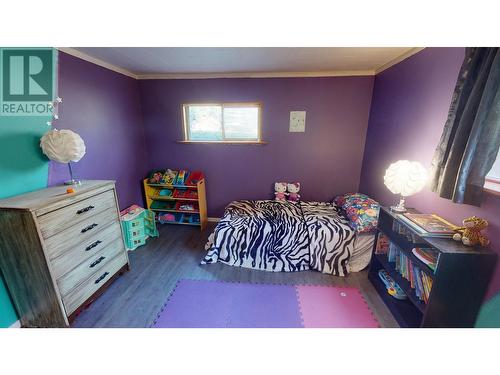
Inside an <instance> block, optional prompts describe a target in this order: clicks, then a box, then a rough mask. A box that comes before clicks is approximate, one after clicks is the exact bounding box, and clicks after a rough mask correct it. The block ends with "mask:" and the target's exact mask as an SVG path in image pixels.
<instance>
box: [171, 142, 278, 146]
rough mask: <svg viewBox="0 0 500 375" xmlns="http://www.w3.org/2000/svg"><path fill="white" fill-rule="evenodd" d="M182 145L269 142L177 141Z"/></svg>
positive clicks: (255, 143)
mask: <svg viewBox="0 0 500 375" xmlns="http://www.w3.org/2000/svg"><path fill="white" fill-rule="evenodd" d="M177 143H180V144H188V145H199V144H202V145H211V144H216V145H217V144H219V145H267V144H268V142H265V141H177Z"/></svg>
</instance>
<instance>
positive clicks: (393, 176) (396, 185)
mask: <svg viewBox="0 0 500 375" xmlns="http://www.w3.org/2000/svg"><path fill="white" fill-rule="evenodd" d="M426 183H427V170H426V169H425V168H424V167H423V166H422V164H420V163H419V162H417V161H408V160H398V161H397V162H395V163H392V164H391V165H390V166H389V168H387V170H386V171H385V176H384V185H385V186H386V187H387V188H388V189H389V190H390V191H391V193H393V194H400V195H401V199H400V201H399V204H398V205H397V206H391V209H392V210H393V211H397V212H404V211H406V208H405V197H408V196H410V195H413V194H416V193H418V192H419V191H420V190H422V189H423V188H424V186H425V184H426Z"/></svg>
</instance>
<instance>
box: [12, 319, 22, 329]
mask: <svg viewBox="0 0 500 375" xmlns="http://www.w3.org/2000/svg"><path fill="white" fill-rule="evenodd" d="M9 328H21V322H20V321H19V320H16V321H15V322H14V323H12V325H11V326H10V327H9Z"/></svg>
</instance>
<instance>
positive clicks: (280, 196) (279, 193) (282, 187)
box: [274, 182, 288, 202]
mask: <svg viewBox="0 0 500 375" xmlns="http://www.w3.org/2000/svg"><path fill="white" fill-rule="evenodd" d="M274 195H275V199H276V200H277V201H281V202H285V201H286V196H287V195H288V193H287V192H286V182H276V183H275V184H274Z"/></svg>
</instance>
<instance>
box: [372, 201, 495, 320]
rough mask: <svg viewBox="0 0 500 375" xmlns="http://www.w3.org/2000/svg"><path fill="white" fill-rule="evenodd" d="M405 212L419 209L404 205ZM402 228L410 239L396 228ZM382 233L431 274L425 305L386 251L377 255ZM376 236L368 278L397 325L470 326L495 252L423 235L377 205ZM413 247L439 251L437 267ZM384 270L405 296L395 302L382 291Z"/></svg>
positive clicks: (479, 302)
mask: <svg viewBox="0 0 500 375" xmlns="http://www.w3.org/2000/svg"><path fill="white" fill-rule="evenodd" d="M408 211H409V212H413V213H418V212H417V211H416V210H412V209H409V210H408ZM398 225H399V226H404V227H405V228H406V232H407V233H408V234H409V235H410V239H409V238H408V237H406V236H404V235H401V234H399V233H398V232H397V231H396V230H395V226H398ZM381 234H384V235H385V236H387V237H388V239H389V241H390V242H391V243H393V244H394V245H396V247H397V248H398V249H399V251H401V253H403V254H404V255H406V256H407V257H408V258H409V259H410V261H411V262H412V263H414V264H415V265H416V266H417V267H418V268H420V269H421V270H422V271H423V272H425V273H426V274H427V275H428V276H430V277H431V278H432V280H433V282H432V289H431V292H430V295H429V299H428V301H427V303H425V302H423V301H421V300H420V299H418V298H417V296H416V294H415V291H414V289H413V288H411V286H410V282H409V281H408V280H406V279H405V278H404V277H402V276H401V275H400V274H399V272H398V271H397V270H396V269H395V263H394V262H389V261H388V258H387V255H386V254H376V253H375V250H376V246H377V242H378V236H379V235H381ZM376 236H377V238H376V239H375V241H374V244H373V251H372V260H371V262H370V269H369V272H368V279H369V280H370V281H371V282H372V284H373V286H374V287H375V290H376V291H377V292H378V294H379V295H380V297H381V298H382V300H383V301H384V302H385V304H386V305H387V307H388V308H389V310H390V311H391V313H392V314H393V316H394V318H395V319H396V320H397V321H398V323H399V325H400V326H401V327H473V326H474V323H475V321H476V317H477V314H478V312H479V308H480V307H481V303H482V301H483V298H484V296H485V294H486V290H487V287H488V283H489V281H490V278H491V276H492V274H493V270H494V267H495V263H496V259H497V256H496V254H495V253H494V252H492V251H491V250H488V249H485V248H480V247H466V246H464V245H462V244H461V243H459V242H456V241H453V240H452V239H444V238H429V237H422V236H420V235H419V233H418V232H416V231H415V230H413V229H412V228H411V227H409V226H406V225H405V223H404V222H403V221H402V220H400V219H399V217H398V216H397V214H396V213H394V212H392V211H391V210H390V209H388V208H385V207H381V208H380V214H379V220H378V228H377V233H376ZM414 247H421V248H433V249H435V250H437V251H438V252H439V260H438V263H437V267H436V271H435V272H434V271H432V270H431V269H430V268H429V267H428V266H427V265H425V264H424V263H423V262H421V261H420V260H419V259H418V258H417V257H415V256H414V255H413V253H412V251H411V250H412V249H413V248H414ZM380 269H385V270H386V271H387V272H388V273H389V275H390V276H391V277H392V278H393V279H394V281H395V282H396V283H397V284H398V285H399V286H400V288H401V289H403V291H404V292H405V293H406V294H407V296H408V298H407V299H406V300H398V299H395V298H394V297H392V296H391V295H389V294H388V293H387V289H386V287H385V285H384V283H383V282H382V280H380V278H379V276H378V271H379V270H380Z"/></svg>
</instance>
